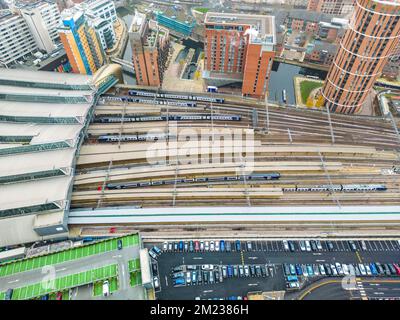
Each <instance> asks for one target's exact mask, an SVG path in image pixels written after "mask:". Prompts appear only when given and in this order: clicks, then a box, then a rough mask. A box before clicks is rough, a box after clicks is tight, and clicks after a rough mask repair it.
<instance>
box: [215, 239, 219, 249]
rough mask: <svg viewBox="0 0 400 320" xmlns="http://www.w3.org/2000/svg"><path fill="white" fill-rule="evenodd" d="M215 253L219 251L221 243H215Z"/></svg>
mask: <svg viewBox="0 0 400 320" xmlns="http://www.w3.org/2000/svg"><path fill="white" fill-rule="evenodd" d="M215 251H219V241H218V240H217V241H215Z"/></svg>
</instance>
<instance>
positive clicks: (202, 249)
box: [200, 241, 204, 251]
mask: <svg viewBox="0 0 400 320" xmlns="http://www.w3.org/2000/svg"><path fill="white" fill-rule="evenodd" d="M200 251H204V241H200Z"/></svg>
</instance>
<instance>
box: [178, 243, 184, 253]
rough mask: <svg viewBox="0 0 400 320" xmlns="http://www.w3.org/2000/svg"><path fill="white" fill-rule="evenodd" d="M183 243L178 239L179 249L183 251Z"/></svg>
mask: <svg viewBox="0 0 400 320" xmlns="http://www.w3.org/2000/svg"><path fill="white" fill-rule="evenodd" d="M183 248H184V243H183V241H179V251H183Z"/></svg>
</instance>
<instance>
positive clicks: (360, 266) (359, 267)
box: [358, 263, 367, 276]
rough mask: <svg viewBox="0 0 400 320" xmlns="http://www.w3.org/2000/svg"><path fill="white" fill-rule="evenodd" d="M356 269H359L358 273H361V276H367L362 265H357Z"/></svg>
mask: <svg viewBox="0 0 400 320" xmlns="http://www.w3.org/2000/svg"><path fill="white" fill-rule="evenodd" d="M358 269H360V273H361V274H362V275H363V276H366V275H367V272H366V271H365V267H364V265H363V264H362V263H359V264H358Z"/></svg>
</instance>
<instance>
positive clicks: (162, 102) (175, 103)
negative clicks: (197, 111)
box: [103, 96, 197, 108]
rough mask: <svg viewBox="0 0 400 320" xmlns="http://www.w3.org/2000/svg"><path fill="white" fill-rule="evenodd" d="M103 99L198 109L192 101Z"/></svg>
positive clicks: (107, 97)
mask: <svg viewBox="0 0 400 320" xmlns="http://www.w3.org/2000/svg"><path fill="white" fill-rule="evenodd" d="M103 99H105V100H111V101H119V102H125V101H126V102H135V103H144V104H153V105H154V104H159V105H169V106H176V107H190V108H195V107H197V104H196V103H195V102H191V101H187V102H186V101H185V102H182V101H171V100H157V99H143V98H134V97H129V96H120V97H114V96H103Z"/></svg>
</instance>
